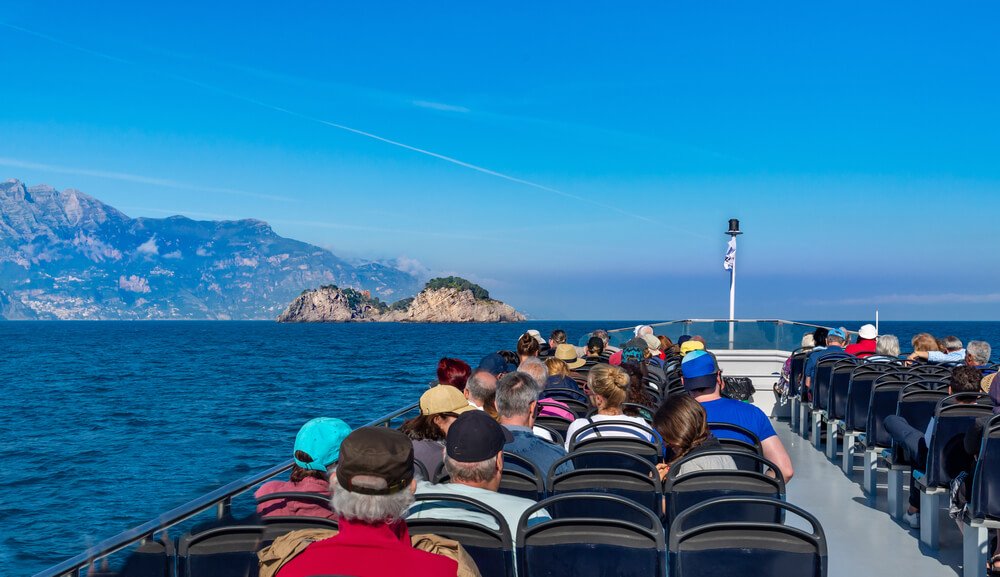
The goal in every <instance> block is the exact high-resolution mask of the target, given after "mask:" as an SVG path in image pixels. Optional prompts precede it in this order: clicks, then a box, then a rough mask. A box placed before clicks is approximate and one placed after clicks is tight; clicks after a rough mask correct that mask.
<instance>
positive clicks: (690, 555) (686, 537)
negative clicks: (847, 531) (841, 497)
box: [669, 497, 828, 577]
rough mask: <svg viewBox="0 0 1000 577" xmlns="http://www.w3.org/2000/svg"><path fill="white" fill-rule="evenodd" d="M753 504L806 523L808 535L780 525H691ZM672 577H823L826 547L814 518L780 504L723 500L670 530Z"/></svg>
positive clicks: (692, 512) (692, 511)
mask: <svg viewBox="0 0 1000 577" xmlns="http://www.w3.org/2000/svg"><path fill="white" fill-rule="evenodd" d="M743 503H757V504H759V505H762V506H765V505H770V506H772V507H775V508H780V509H782V510H783V511H788V512H791V513H793V514H795V515H796V516H798V517H801V518H802V519H804V520H805V521H806V522H807V523H808V524H809V526H810V528H811V532H810V531H806V530H802V529H798V528H795V527H792V526H789V525H784V524H781V523H745V522H719V523H708V524H697V523H692V522H690V521H692V520H694V521H696V520H697V519H699V518H701V517H703V516H704V515H707V514H709V515H710V514H711V510H713V509H726V508H730V507H732V506H734V505H737V504H743ZM669 557H670V577H703V576H704V577H730V576H731V577H745V576H746V575H755V576H761V577H771V576H774V577H778V576H785V575H794V576H795V577H823V576H825V575H826V574H827V563H828V560H827V545H826V536H825V535H824V533H823V528H822V527H821V526H820V524H819V521H817V520H816V518H815V517H813V516H812V515H810V514H809V513H807V512H805V511H804V510H802V509H800V508H798V507H796V506H794V505H791V504H789V503H786V502H784V501H781V500H778V499H759V498H753V497H721V498H718V499H712V500H710V501H706V502H704V503H702V504H700V505H696V506H694V507H691V508H689V509H687V510H686V511H684V512H683V513H681V514H680V515H679V516H678V517H677V519H676V520H675V522H674V524H673V525H672V526H671V528H670V545H669Z"/></svg>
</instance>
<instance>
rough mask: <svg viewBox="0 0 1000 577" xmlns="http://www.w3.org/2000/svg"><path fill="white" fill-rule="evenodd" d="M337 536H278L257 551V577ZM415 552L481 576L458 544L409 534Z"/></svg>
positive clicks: (269, 575) (308, 532) (303, 532)
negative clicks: (451, 561) (446, 560)
mask: <svg viewBox="0 0 1000 577" xmlns="http://www.w3.org/2000/svg"><path fill="white" fill-rule="evenodd" d="M336 534H337V531H336V529H299V530H298V531H292V532H290V533H286V534H284V535H282V536H281V537H278V538H277V539H275V540H274V542H273V543H271V545H270V546H268V547H264V548H263V549H261V550H260V551H258V552H257V559H258V560H259V561H260V570H259V572H258V577H275V575H277V574H278V570H279V569H281V567H282V566H283V565H284V564H285V563H288V562H289V561H291V560H292V559H293V558H294V557H295V556H296V555H298V554H299V553H301V552H302V551H303V550H305V548H306V547H308V546H309V545H310V544H312V543H313V542H315V541H322V540H323V539H328V538H330V537H333V536H334V535H336ZM410 543H411V544H412V545H413V548H414V549H420V550H421V551H427V552H428V553H434V554H437V555H444V556H445V557H447V558H449V559H454V560H455V562H457V563H458V577H480V575H479V568H478V567H476V562H475V561H473V560H472V557H470V556H469V554H468V553H467V552H466V551H465V549H464V548H463V547H462V545H461V544H460V543H459V542H458V541H452V540H451V539H445V538H444V537H438V536H437V535H411V536H410Z"/></svg>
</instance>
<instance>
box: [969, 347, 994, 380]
mask: <svg viewBox="0 0 1000 577" xmlns="http://www.w3.org/2000/svg"><path fill="white" fill-rule="evenodd" d="M992 354H993V350H992V348H991V347H990V344H989V343H988V342H986V341H969V345H968V346H967V347H966V348H965V364H967V365H969V366H970V367H976V368H977V369H979V370H980V372H982V373H983V374H984V375H986V374H989V373H992V372H994V371H993V370H992V369H990V368H989V366H988V365H989V364H990V355H992Z"/></svg>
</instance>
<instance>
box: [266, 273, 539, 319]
mask: <svg viewBox="0 0 1000 577" xmlns="http://www.w3.org/2000/svg"><path fill="white" fill-rule="evenodd" d="M523 320H525V317H524V315H523V314H521V313H519V312H518V311H517V310H515V309H514V307H512V306H510V305H508V304H505V303H502V302H500V301H498V300H494V299H491V298H490V297H489V293H487V292H486V290H485V289H483V288H482V287H480V286H478V285H475V284H473V283H470V282H469V281H466V280H464V279H460V278H456V277H448V278H445V279H433V280H431V281H430V282H429V283H427V286H426V287H425V288H424V290H422V291H421V292H420V294H418V295H417V296H416V297H414V298H412V299H404V300H401V301H397V302H395V303H393V304H392V305H386V304H385V303H383V302H381V301H379V299H378V298H373V297H371V296H370V295H369V294H368V293H367V292H358V291H354V290H352V289H339V288H337V287H336V286H324V287H320V288H319V289H316V290H309V291H305V292H303V293H302V294H301V295H299V296H298V297H297V298H296V299H295V300H294V301H292V303H291V304H289V305H288V308H287V309H285V312H283V313H281V315H280V316H279V317H278V322H282V323H293V322H366V321H375V322H414V323H471V322H479V323H497V322H517V321H523Z"/></svg>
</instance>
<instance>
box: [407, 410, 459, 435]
mask: <svg viewBox="0 0 1000 577" xmlns="http://www.w3.org/2000/svg"><path fill="white" fill-rule="evenodd" d="M457 416H458V415H456V414H455V413H436V414H433V415H417V416H416V417H413V418H412V419H410V420H408V421H405V422H404V423H403V424H402V425H400V426H399V431H400V432H401V433H403V434H404V435H406V436H407V437H409V438H410V440H411V441H443V440H444V436H445V435H444V431H442V430H441V427H439V426H438V424H437V423H435V422H434V417H457Z"/></svg>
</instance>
